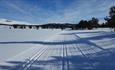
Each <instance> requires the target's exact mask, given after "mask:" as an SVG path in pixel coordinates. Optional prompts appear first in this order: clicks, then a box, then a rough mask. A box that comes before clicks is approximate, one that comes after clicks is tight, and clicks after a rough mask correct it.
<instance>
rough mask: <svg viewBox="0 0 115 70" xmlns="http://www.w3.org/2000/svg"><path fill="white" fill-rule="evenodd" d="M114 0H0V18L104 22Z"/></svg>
mask: <svg viewBox="0 0 115 70" xmlns="http://www.w3.org/2000/svg"><path fill="white" fill-rule="evenodd" d="M113 5H115V0H100V1H99V0H71V1H70V0H13V1H11V0H0V10H1V12H0V18H2V19H9V20H16V21H24V22H28V23H33V24H46V23H78V22H79V21H80V20H89V19H91V18H92V17H96V18H98V19H99V22H100V23H101V22H104V17H106V16H108V13H109V8H110V7H111V6H113Z"/></svg>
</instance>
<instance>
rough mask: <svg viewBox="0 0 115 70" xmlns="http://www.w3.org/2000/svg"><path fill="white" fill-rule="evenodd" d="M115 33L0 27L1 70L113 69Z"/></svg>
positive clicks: (114, 62) (114, 61) (102, 30)
mask: <svg viewBox="0 0 115 70" xmlns="http://www.w3.org/2000/svg"><path fill="white" fill-rule="evenodd" d="M114 55H115V32H112V31H111V29H109V28H106V29H94V30H63V31H61V30H51V29H40V30H34V29H32V30H29V29H25V30H21V29H8V28H0V69H1V70H114V66H115V60H114V59H115V56H114Z"/></svg>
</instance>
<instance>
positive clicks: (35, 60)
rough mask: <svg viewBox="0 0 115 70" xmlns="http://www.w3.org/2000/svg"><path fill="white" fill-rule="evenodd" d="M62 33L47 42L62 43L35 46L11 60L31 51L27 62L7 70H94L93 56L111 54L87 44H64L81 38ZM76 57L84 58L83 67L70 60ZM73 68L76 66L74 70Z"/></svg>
mask: <svg viewBox="0 0 115 70" xmlns="http://www.w3.org/2000/svg"><path fill="white" fill-rule="evenodd" d="M63 33H64V31H63V32H62V33H60V34H58V35H57V36H56V37H54V38H53V40H49V42H50V41H51V42H53V41H56V42H62V43H61V44H59V45H55V44H54V45H50V44H49V45H42V46H41V45H40V46H39V45H38V46H39V48H38V47H37V46H36V47H32V48H29V49H28V50H26V51H24V52H22V53H21V54H19V55H17V56H15V57H14V58H12V60H13V59H15V58H16V57H18V56H22V54H23V55H25V54H26V53H27V54H28V52H31V51H34V53H33V54H32V55H30V57H27V58H26V59H27V60H25V61H24V63H23V64H21V65H17V66H16V67H14V68H10V69H8V70H76V69H78V70H85V69H84V68H86V70H94V69H95V65H94V64H93V63H92V59H93V58H94V56H95V54H96V53H98V52H100V51H105V52H108V53H111V51H108V50H106V49H104V48H102V47H97V46H90V45H88V44H79V43H78V44H76V43H73V44H65V43H66V41H69V40H70V41H72V40H79V39H81V38H80V36H79V35H77V34H71V35H62V34H63ZM65 33H67V32H65ZM84 41H85V40H84ZM88 42H90V41H88ZM77 56H80V58H85V59H84V60H83V61H87V62H86V63H85V64H83V65H78V64H77V60H72V57H77ZM9 60H11V59H9ZM81 60H82V59H81ZM73 62H74V63H73ZM74 66H76V68H75V67H74ZM79 66H81V67H79ZM34 67H36V69H34ZM37 68H41V69H37Z"/></svg>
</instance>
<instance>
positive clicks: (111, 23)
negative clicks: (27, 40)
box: [1, 6, 115, 30]
mask: <svg viewBox="0 0 115 70" xmlns="http://www.w3.org/2000/svg"><path fill="white" fill-rule="evenodd" d="M104 19H105V23H101V24H99V19H98V18H95V17H92V18H91V19H90V20H80V21H79V23H78V24H72V23H63V24H60V23H48V24H42V25H24V24H12V25H7V24H1V25H7V26H11V27H10V28H12V27H13V28H14V29H17V28H19V29H26V28H29V29H39V28H43V29H62V30H63V29H66V28H70V29H72V30H77V29H89V30H90V29H93V28H114V30H115V6H111V7H110V9H109V16H106V17H105V18H104Z"/></svg>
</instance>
